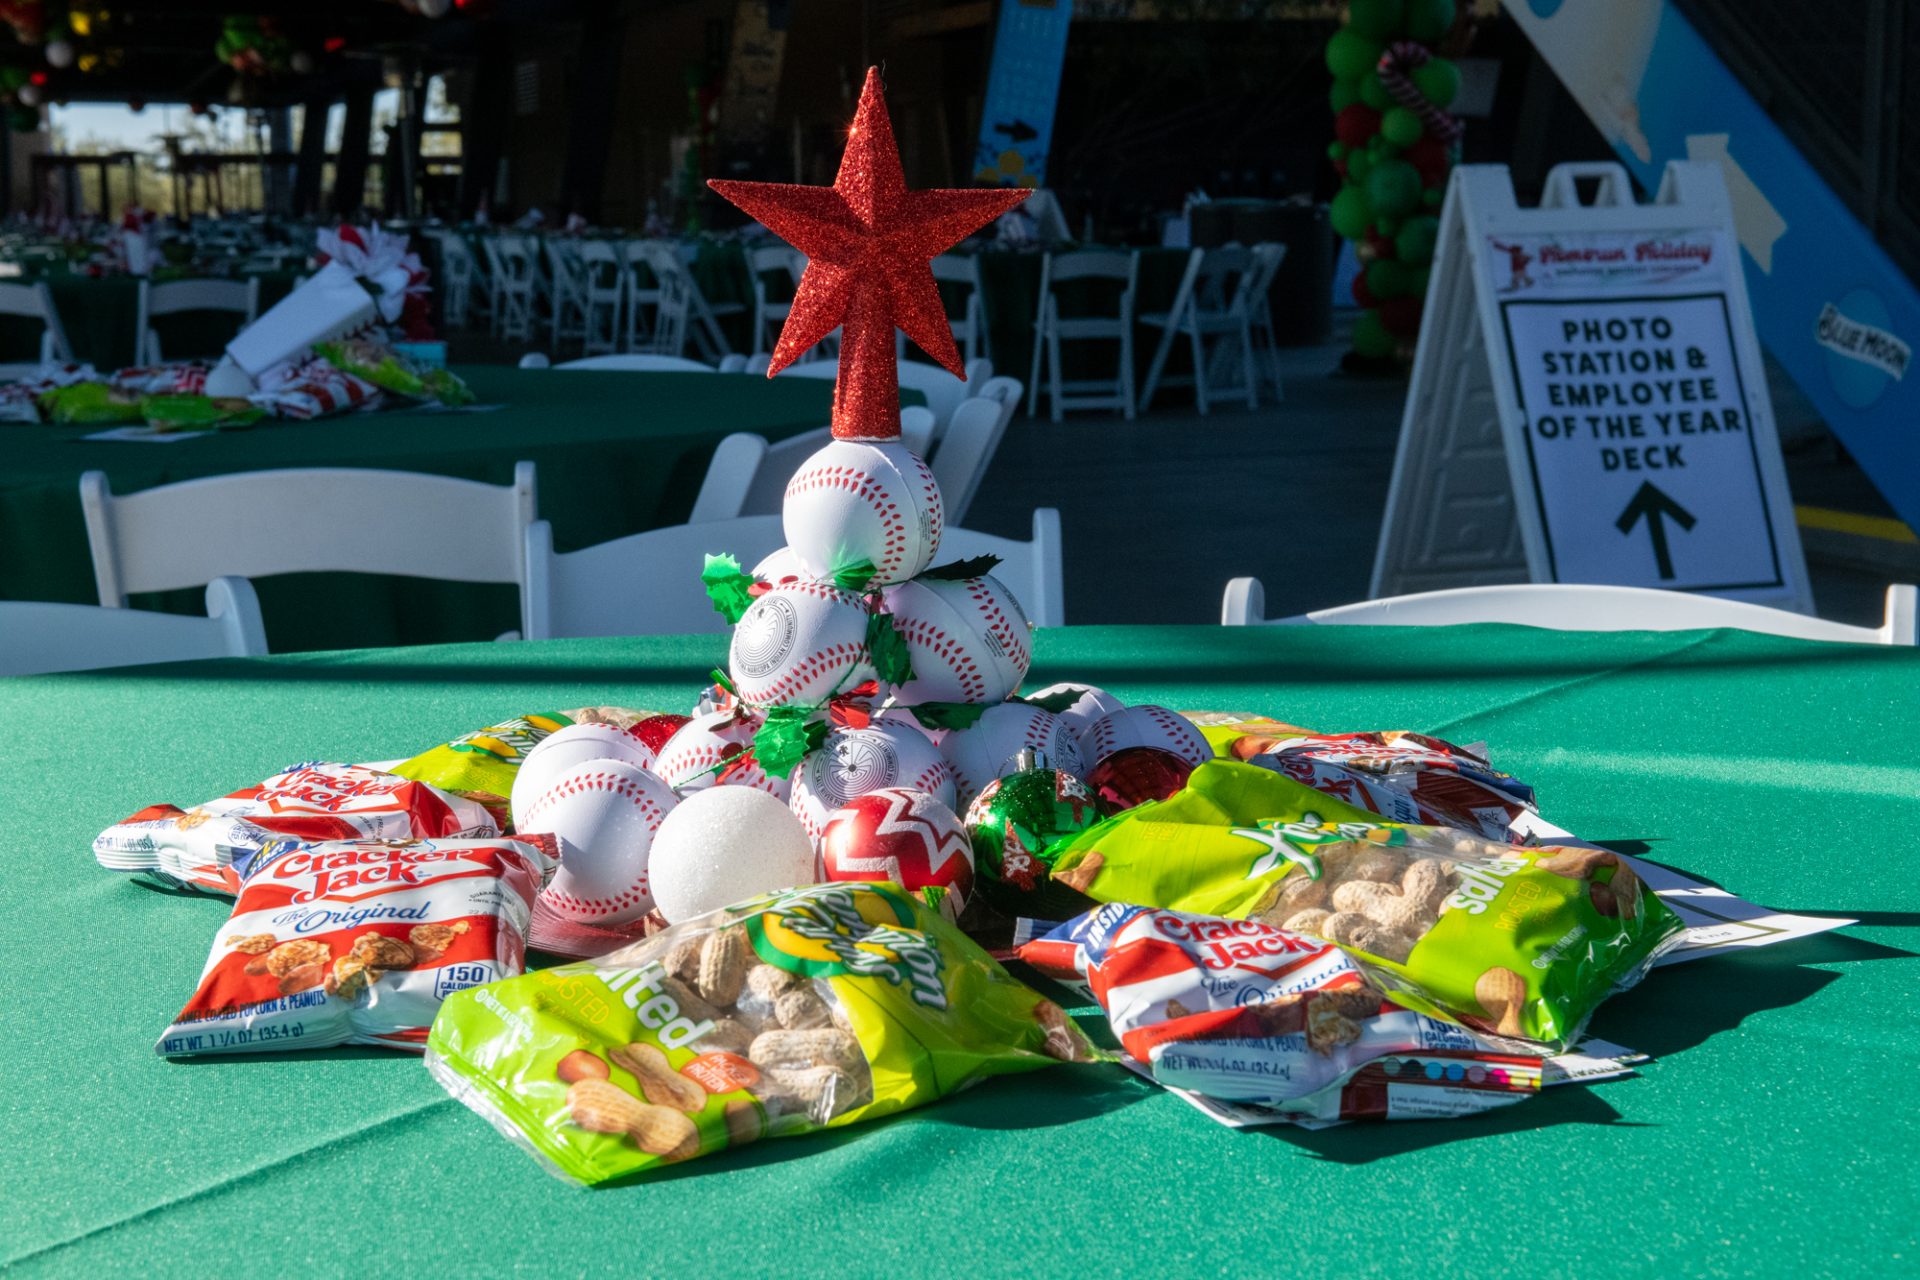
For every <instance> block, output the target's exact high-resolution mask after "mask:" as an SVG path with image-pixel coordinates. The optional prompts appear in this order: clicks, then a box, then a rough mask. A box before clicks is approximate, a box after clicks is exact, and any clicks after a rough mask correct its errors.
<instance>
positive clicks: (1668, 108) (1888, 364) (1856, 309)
mask: <svg viewBox="0 0 1920 1280" xmlns="http://www.w3.org/2000/svg"><path fill="white" fill-rule="evenodd" d="M1508 8H1509V10H1510V11H1511V12H1512V14H1513V16H1514V19H1515V20H1516V21H1517V22H1519V24H1520V26H1521V27H1522V28H1523V29H1524V30H1525V31H1526V33H1527V35H1528V36H1529V37H1530V38H1531V39H1532V40H1533V43H1534V45H1535V47H1536V48H1538V49H1539V50H1540V53H1541V56H1543V57H1544V58H1546V60H1547V62H1548V63H1549V64H1550V65H1551V66H1552V67H1553V69H1554V72H1555V74H1557V75H1558V76H1559V77H1560V79H1561V81H1562V82H1563V83H1565V84H1566V86H1567V89H1568V91H1569V92H1571V93H1572V94H1573V96H1574V98H1575V99H1577V100H1578V101H1579V103H1580V105H1581V108H1582V109H1583V110H1585V111H1586V113H1587V114H1588V115H1589V116H1591V117H1592V118H1593V122H1594V124H1596V125H1597V126H1598V127H1599V129H1600V131H1601V133H1602V134H1604V135H1605V136H1606V138H1607V140H1608V142H1610V143H1611V144H1612V145H1613V147H1614V149H1615V150H1616V151H1617V152H1618V153H1619V155H1620V159H1621V161H1622V162H1623V163H1625V164H1626V165H1627V166H1628V168H1629V169H1631V170H1632V172H1633V174H1634V176H1635V177H1636V178H1638V179H1639V180H1640V182H1641V184H1642V185H1643V186H1645V187H1646V189H1647V190H1649V191H1654V190H1657V189H1658V188H1659V185H1660V176H1661V173H1662V171H1663V169H1664V168H1665V166H1666V163H1667V161H1669V160H1700V161H1707V162H1711V163H1714V164H1718V165H1719V166H1720V167H1721V170H1722V172H1724V173H1725V175H1726V181H1727V193H1728V195H1729V197H1730V198H1731V201H1732V204H1733V214H1734V225H1735V230H1736V232H1737V233H1738V235H1739V238H1740V246H1741V248H1742V250H1743V253H1742V254H1741V259H1742V261H1743V263H1744V264H1745V266H1746V276H1747V292H1748V294H1749V295H1751V298H1752V302H1753V312H1754V326H1755V328H1756V329H1757V330H1758V332H1759V335H1760V340H1761V341H1762V342H1763V343H1764V344H1765V345H1766V348H1767V350H1768V351H1770V352H1772V353H1773V356H1774V358H1775V359H1777V360H1778V361H1780V363H1781V364H1782V365H1783V366H1784V367H1785V368H1786V370H1787V372H1788V373H1789V374H1790V375H1791V376H1792V378H1793V380H1794V382H1796V383H1797V384H1798V385H1799V387H1800V389H1801V390H1802V391H1804V392H1805V393H1806V395H1807V398H1808V399H1810V400H1811V401H1813V403H1814V405H1815V407H1817V408H1818V409H1819V410H1820V414H1821V416H1822V417H1823V418H1825V419H1826V422H1827V425H1828V426H1829V427H1831V428H1832V429H1833V432H1834V434H1835V435H1837V436H1839V438H1840V440H1841V442H1842V443H1843V444H1845V445H1846V447H1847V450H1848V451H1849V452H1850V453H1851V454H1852V455H1853V456H1854V458H1855V459H1856V460H1857V461H1858V462H1859V463H1860V466H1861V468H1862V469H1863V470H1865V471H1866V473H1867V475H1868V476H1869V477H1871V478H1872V480H1873V482H1874V484H1875V485H1876V486H1878V487H1879V489H1880V492H1881V493H1882V494H1884V495H1885V496H1886V498H1887V501H1888V502H1889V503H1891V504H1892V506H1893V508H1894V510H1896V511H1897V512H1899V514H1900V517H1901V518H1902V519H1903V520H1905V521H1906V522H1907V524H1909V525H1911V526H1913V527H1915V528H1920V385H1917V384H1920V375H1917V376H1916V378H1915V381H1914V382H1909V381H1907V375H1908V374H1909V373H1910V372H1913V370H1912V368H1911V360H1912V354H1913V348H1912V344H1913V342H1915V341H1916V340H1920V293H1916V292H1915V290H1914V287H1913V284H1912V282H1911V281H1909V280H1908V279H1907V277H1906V276H1905V275H1904V274H1903V273H1902V272H1901V270H1900V268H1899V267H1898V266H1896V265H1895V264H1894V262H1893V260H1892V259H1891V258H1889V257H1888V256H1887V254H1886V251H1885V250H1883V249H1881V247H1880V246H1879V245H1878V244H1877V243H1875V242H1874V239H1873V236H1872V235H1871V234H1869V233H1868V231H1867V229H1866V228H1865V227H1864V226H1862V225H1861V224H1860V221H1859V220H1858V219H1857V218H1855V217H1854V216H1853V214H1852V212H1851V211H1849V210H1848V208H1847V207H1846V205H1844V204H1843V203H1841V201H1840V199H1839V197H1837V196H1835V195H1834V193H1833V192H1832V191H1831V190H1830V189H1829V188H1828V187H1827V185H1826V183H1825V182H1823V181H1821V179H1820V175H1819V174H1818V173H1816V172H1815V171H1814V169H1813V167H1812V166H1811V165H1809V164H1808V163H1807V161H1806V159H1805V158H1804V157H1803V156H1801V154H1800V152H1799V150H1798V149H1797V148H1795V147H1794V145H1793V144H1792V143H1791V142H1789V141H1788V140H1787V137H1786V135H1785V134H1783V133H1782V132H1781V131H1780V129H1779V127H1778V126H1777V125H1775V124H1774V123H1773V121H1772V120H1770V119H1768V118H1767V114H1766V113H1765V112H1764V111H1762V110H1761V109H1760V106H1759V104H1758V103H1756V102H1755V101H1754V100H1753V98H1752V96H1751V95H1750V94H1748V92H1747V91H1746V89H1745V88H1744V87H1743V86H1742V85H1741V83H1740V81H1739V80H1738V79H1736V78H1735V76H1734V75H1733V73H1732V72H1731V71H1729V70H1728V69H1727V67H1726V66H1725V64H1723V63H1722V62H1721V61H1720V59H1719V57H1718V56H1717V55H1715V53H1714V52H1713V50H1712V49H1711V48H1710V47H1709V46H1708V45H1707V42H1706V41H1705V40H1703V39H1702V38H1701V37H1700V33H1699V32H1697V31H1695V30H1694V29H1693V27H1692V25H1691V24H1689V23H1688V22H1687V21H1686V19H1685V18H1683V17H1681V16H1680V14H1679V13H1678V12H1676V11H1675V9H1674V8H1673V6H1672V5H1671V4H1668V3H1667V2H1666V0H1509V2H1508ZM1862 74H1863V75H1864V74H1865V72H1864V69H1863V71H1862Z"/></svg>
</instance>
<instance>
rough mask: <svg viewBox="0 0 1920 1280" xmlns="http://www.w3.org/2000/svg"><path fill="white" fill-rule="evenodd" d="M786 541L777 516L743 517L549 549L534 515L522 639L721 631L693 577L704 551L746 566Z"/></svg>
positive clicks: (549, 530)
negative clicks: (566, 548)
mask: <svg viewBox="0 0 1920 1280" xmlns="http://www.w3.org/2000/svg"><path fill="white" fill-rule="evenodd" d="M785 542H786V535H785V534H784V533H782V532H781V528H780V517H779V516H777V515H773V516H747V517H743V518H739V519H733V520H712V521H706V522H702V523H698V524H682V525H674V526H672V527H670V528H666V529H651V530H648V531H647V532H645V533H636V534H632V535H631V536H629V537H625V538H616V539H614V540H613V541H611V542H602V543H600V544H599V545H597V546H592V547H587V548H584V549H582V550H580V551H572V552H567V553H565V554H556V553H555V551H554V549H553V527H552V526H551V525H549V524H548V523H547V522H546V521H545V520H536V521H534V522H533V524H532V525H530V526H529V527H528V529H527V532H526V561H527V593H526V595H527V608H526V633H527V638H528V639H529V640H550V639H554V638H557V637H561V636H625V635H689V634H707V633H721V632H725V631H728V630H730V628H729V626H728V624H727V621H726V619H725V618H722V617H721V616H720V615H719V613H717V612H715V610H714V607H713V602H712V601H711V600H709V599H708V598H707V593H706V591H705V589H704V588H703V587H702V585H701V582H700V569H701V566H702V565H703V564H704V563H705V561H706V557H707V556H708V555H710V554H719V553H721V552H726V553H727V554H730V555H732V556H734V557H735V558H737V559H738V560H739V561H740V563H741V564H742V565H743V566H745V567H746V568H749V569H751V568H752V567H753V566H754V565H755V564H756V563H757V562H758V561H760V560H761V559H762V558H763V557H765V556H767V555H769V554H771V553H772V552H774V551H777V550H779V549H780V547H781V546H783V545H784V544H785Z"/></svg>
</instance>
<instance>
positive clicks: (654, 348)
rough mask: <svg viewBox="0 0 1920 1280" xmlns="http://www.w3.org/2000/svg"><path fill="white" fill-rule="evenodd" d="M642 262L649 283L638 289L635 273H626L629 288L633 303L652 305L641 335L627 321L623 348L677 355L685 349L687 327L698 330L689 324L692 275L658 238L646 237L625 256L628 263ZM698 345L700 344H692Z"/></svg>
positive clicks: (693, 294) (696, 293) (695, 291)
mask: <svg viewBox="0 0 1920 1280" xmlns="http://www.w3.org/2000/svg"><path fill="white" fill-rule="evenodd" d="M636 261H638V262H641V263H644V264H645V266H646V268H647V271H648V273H649V274H650V275H652V277H653V285H652V287H650V288H646V289H642V288H641V287H640V286H639V276H638V274H637V273H632V272H630V273H629V277H628V279H629V285H630V288H631V289H632V290H633V293H632V296H633V298H634V300H635V305H636V306H638V305H640V304H641V303H642V302H644V303H645V304H646V305H649V306H651V307H652V309H653V310H652V315H651V317H650V318H649V322H648V324H647V326H646V334H645V336H644V337H642V336H641V335H640V334H639V333H638V332H637V331H636V330H635V329H634V327H633V324H632V322H631V321H629V323H628V332H627V348H628V350H630V351H648V352H652V353H653V354H655V355H664V356H679V355H682V354H683V353H684V352H685V351H686V349H687V336H688V333H689V330H690V329H692V330H693V331H694V332H696V333H697V332H698V328H697V326H694V325H693V324H692V321H693V318H694V299H695V298H696V297H698V296H699V290H698V289H696V288H695V286H694V283H693V275H692V273H690V272H689V271H688V270H687V268H686V264H685V263H683V262H681V261H680V255H679V254H678V253H676V252H675V251H674V248H673V246H672V245H670V244H667V243H665V242H663V241H658V240H646V241H641V242H639V243H638V244H636V245H635V246H634V247H633V249H632V250H631V251H630V252H629V255H628V264H629V266H630V267H631V265H632V264H633V263H634V262H636ZM696 345H701V344H696Z"/></svg>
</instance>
